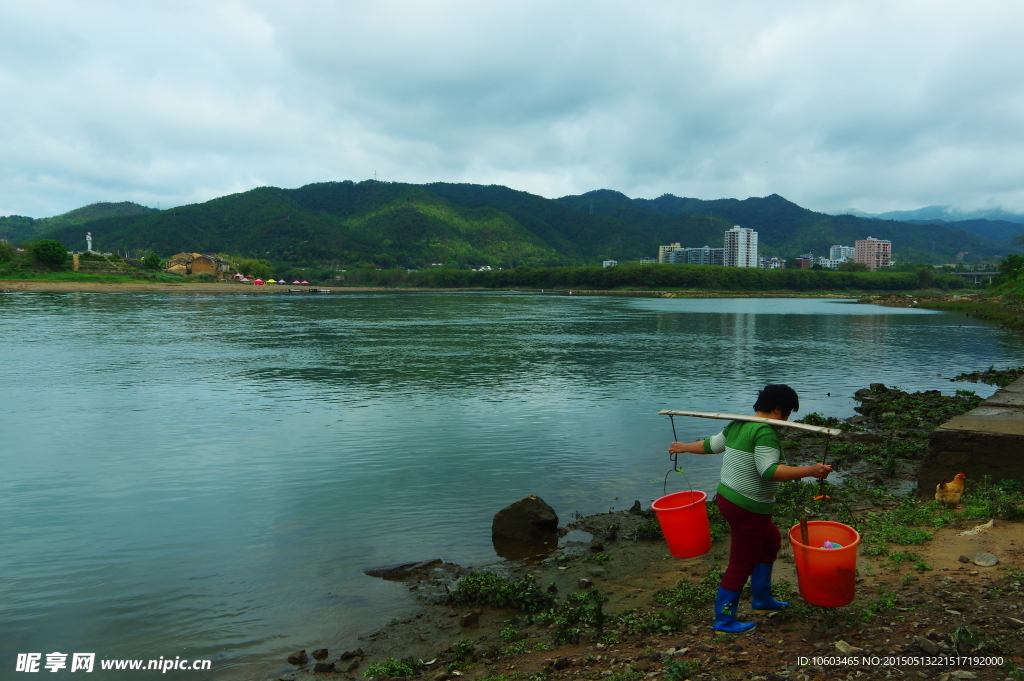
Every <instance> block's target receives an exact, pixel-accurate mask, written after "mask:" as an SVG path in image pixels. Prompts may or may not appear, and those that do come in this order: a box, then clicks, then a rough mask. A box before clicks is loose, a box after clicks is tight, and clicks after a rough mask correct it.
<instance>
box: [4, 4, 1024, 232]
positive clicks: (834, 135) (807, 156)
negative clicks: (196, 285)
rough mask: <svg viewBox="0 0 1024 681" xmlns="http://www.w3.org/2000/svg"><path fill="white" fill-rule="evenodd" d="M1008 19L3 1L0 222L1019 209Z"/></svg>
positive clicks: (977, 8)
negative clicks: (514, 203) (204, 211)
mask: <svg viewBox="0 0 1024 681" xmlns="http://www.w3.org/2000/svg"><path fill="white" fill-rule="evenodd" d="M1021 26H1024V3H1020V2H1015V1H1011V0H1007V1H1005V2H985V1H984V0H971V1H970V2H966V1H965V2H947V1H944V0H927V1H921V2H913V1H908V2H900V1H888V2H873V1H871V0H855V1H852V2H846V1H841V0H840V1H833V2H821V1H820V0H814V1H811V0H808V1H806V2H804V1H800V0H776V2H770V3H769V2H764V1H763V0H751V1H749V2H745V1H737V2H726V1H722V0H717V1H712V2H680V1H679V0H674V1H670V2H660V1H658V0H650V1H644V2H635V1H634V2H604V1H601V0H587V1H585V2H558V1H557V0H544V1H543V2H540V1H538V2H532V1H527V0H523V1H517V2H504V3H501V2H480V1H479V0H476V1H474V2H469V1H466V2H462V1H449V0H419V1H417V2H391V1H388V0H381V1H378V2H348V1H346V0H333V1H327V0H323V1H306V0H287V1H286V2H285V1H282V2H270V1H267V2H260V1H253V0H233V1H232V0H227V1H222V0H198V1H195V2H193V1H191V0H176V1H174V2H163V3H157V2H140V1H139V0H132V1H131V2H128V1H120V0H110V1H108V2H101V1H92V0H74V1H60V0H57V1H48V0H35V1H33V2H23V1H22V0H0V93H2V95H3V97H2V103H0V215H8V214H20V215H29V216H33V217H44V216H49V215H55V214H58V213H61V212H64V211H66V210H70V209H72V208H76V207H79V206H82V205H84V204H88V203H92V202H95V201H123V200H132V201H137V202H139V203H142V204H145V205H150V206H154V207H156V206H157V205H160V206H161V207H163V208H167V207H170V206H173V205H180V204H183V203H194V202H198V201H205V200H207V199H210V198H214V197H216V196H221V195H224V194H227V193H232V192H237V191H244V190H246V189H250V188H252V187H256V186H260V185H274V186H279V187H297V186H301V185H303V184H307V183H310V182H319V181H326V180H346V179H351V180H357V181H358V180H363V179H367V178H372V177H373V176H374V173H376V174H377V177H378V178H379V179H382V180H393V181H405V182H431V181H438V180H441V181H449V182H474V183H482V184H491V183H497V184H504V185H508V186H510V187H514V188H516V189H523V190H526V191H530V192H533V193H536V194H540V195H543V196H548V197H556V196H562V195H565V194H576V193H581V192H585V191H588V190H591V189H599V188H608V189H617V190H619V191H622V192H624V193H626V194H628V195H630V196H633V197H646V198H653V197H656V196H658V195H660V194H663V193H666V192H669V193H673V194H676V195H679V196H693V197H698V198H704V199H715V198H721V197H737V198H746V197H748V196H764V195H767V194H771V193H778V194H781V195H783V196H785V197H787V198H788V199H790V200H792V201H795V202H797V203H799V204H801V205H803V206H807V207H809V208H813V209H816V210H823V211H839V210H842V209H845V208H849V207H856V208H859V209H861V210H866V211H869V212H881V211H886V210H898V209H912V208H918V207H921V206H924V205H929V204H951V205H954V206H959V207H960V208H962V209H965V210H967V209H973V208H981V207H997V206H1001V207H1003V208H1005V209H1007V210H1013V211H1017V212H1024V41H1021V40H1020V37H1019V31H1020V27H1021Z"/></svg>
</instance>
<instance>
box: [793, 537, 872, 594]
mask: <svg viewBox="0 0 1024 681" xmlns="http://www.w3.org/2000/svg"><path fill="white" fill-rule="evenodd" d="M807 540H808V542H809V544H810V545H809V546H808V545H805V544H804V543H803V542H802V541H801V540H800V526H799V525H794V526H793V527H791V528H790V530H789V543H790V545H791V546H792V547H793V561H794V562H795V563H796V576H797V581H798V582H799V583H800V597H801V598H803V599H804V600H805V601H807V602H808V603H810V604H811V605H820V606H822V607H826V608H838V607H840V606H842V605H849V604H850V603H852V602H853V596H854V583H855V577H856V574H857V547H858V546H860V535H859V534H857V530H855V529H853V528H852V527H850V526H849V525H843V524H842V523H836V522H832V521H831V520H812V521H811V522H809V523H807ZM826 541H830V542H832V543H833V544H841V545H842V547H843V548H841V549H826V548H824V544H825V542H826Z"/></svg>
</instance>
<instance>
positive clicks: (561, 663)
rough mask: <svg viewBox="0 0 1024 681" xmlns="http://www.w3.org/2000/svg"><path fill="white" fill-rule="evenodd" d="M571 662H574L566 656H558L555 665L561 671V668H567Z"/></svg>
mask: <svg viewBox="0 0 1024 681" xmlns="http://www.w3.org/2000/svg"><path fill="white" fill-rule="evenodd" d="M570 664H572V662H570V661H569V660H567V659H566V658H564V657H556V658H555V662H554V665H553V666H554V668H555V669H557V670H559V671H561V670H563V669H565V668H566V667H568V666H569V665H570Z"/></svg>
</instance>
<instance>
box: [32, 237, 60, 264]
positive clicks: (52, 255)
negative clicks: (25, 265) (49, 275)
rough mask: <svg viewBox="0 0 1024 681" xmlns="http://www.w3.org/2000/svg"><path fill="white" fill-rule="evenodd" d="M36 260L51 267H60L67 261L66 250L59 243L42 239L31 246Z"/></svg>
mask: <svg viewBox="0 0 1024 681" xmlns="http://www.w3.org/2000/svg"><path fill="white" fill-rule="evenodd" d="M32 255H33V256H35V258H36V260H38V261H39V262H41V263H43V264H44V265H49V266H51V267H60V266H61V265H63V264H65V263H66V262H67V261H68V249H66V248H65V247H64V244H62V243H61V242H59V241H54V240H53V239H42V240H40V241H37V242H35V243H34V244H32Z"/></svg>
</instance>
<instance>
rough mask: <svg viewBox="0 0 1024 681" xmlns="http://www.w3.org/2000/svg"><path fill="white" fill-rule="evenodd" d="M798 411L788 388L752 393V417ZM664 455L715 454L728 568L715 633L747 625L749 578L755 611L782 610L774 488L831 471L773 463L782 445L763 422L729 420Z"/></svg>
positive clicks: (783, 416)
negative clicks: (775, 589) (776, 583)
mask: <svg viewBox="0 0 1024 681" xmlns="http://www.w3.org/2000/svg"><path fill="white" fill-rule="evenodd" d="M799 408H800V398H799V397H797V394H796V391H795V390H793V389H792V388H790V387H789V386H788V385H767V386H765V387H764V390H762V391H761V392H760V393H758V396H757V401H756V402H755V403H754V414H755V415H756V416H760V417H762V418H768V419H778V420H780V421H787V420H789V415H790V414H792V413H793V412H794V411H797V410H799ZM668 451H669V453H670V454H684V453H689V454H721V453H723V452H724V453H725V457H724V458H723V461H722V481H721V482H720V483H719V485H718V494H717V496H716V497H715V503H716V504H717V505H718V508H719V510H720V511H721V512H722V515H723V516H725V519H726V520H727V521H728V523H729V534H730V536H731V539H730V544H729V567H728V568H727V569H726V571H725V574H724V575H722V582H721V584H720V585H719V587H718V596H717V597H716V598H715V623H714V627H715V630H716V631H724V632H726V633H730V634H742V633H743V632H745V631H749V630H751V629H753V628H754V623H753V622H738V621H737V620H736V606H737V604H738V603H739V599H740V592H741V591H743V585H744V584H746V583H747V578H750V590H751V591H752V592H753V595H754V597H753V600H752V602H751V609H752V610H754V611H755V612H765V611H769V610H782V609H783V608H788V607H789V603H783V602H781V601H777V600H775V599H774V598H772V564H773V563H775V558H776V557H777V556H778V554H779V548H780V547H781V546H782V536H781V535H780V534H779V528H777V527H775V523H774V522H773V521H772V512H773V511H774V510H775V493H776V491H778V489H779V483H781V482H784V481H786V480H799V479H801V478H808V477H811V478H818V479H824V478H826V477H828V474H829V473H831V472H832V466H826V465H825V464H823V463H816V464H812V465H810V466H786V465H784V464H781V463H779V459H780V458H781V456H782V443H781V442H780V441H779V436H778V433H776V432H775V428H773V427H772V426H769V425H768V424H766V423H751V422H747V421H730V422H729V425H727V426H726V427H725V428H723V429H722V432H721V433H719V434H718V435H715V436H714V437H710V438H708V439H706V440H699V441H697V442H690V443H685V442H673V443H672V446H671V447H669V450H668Z"/></svg>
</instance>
